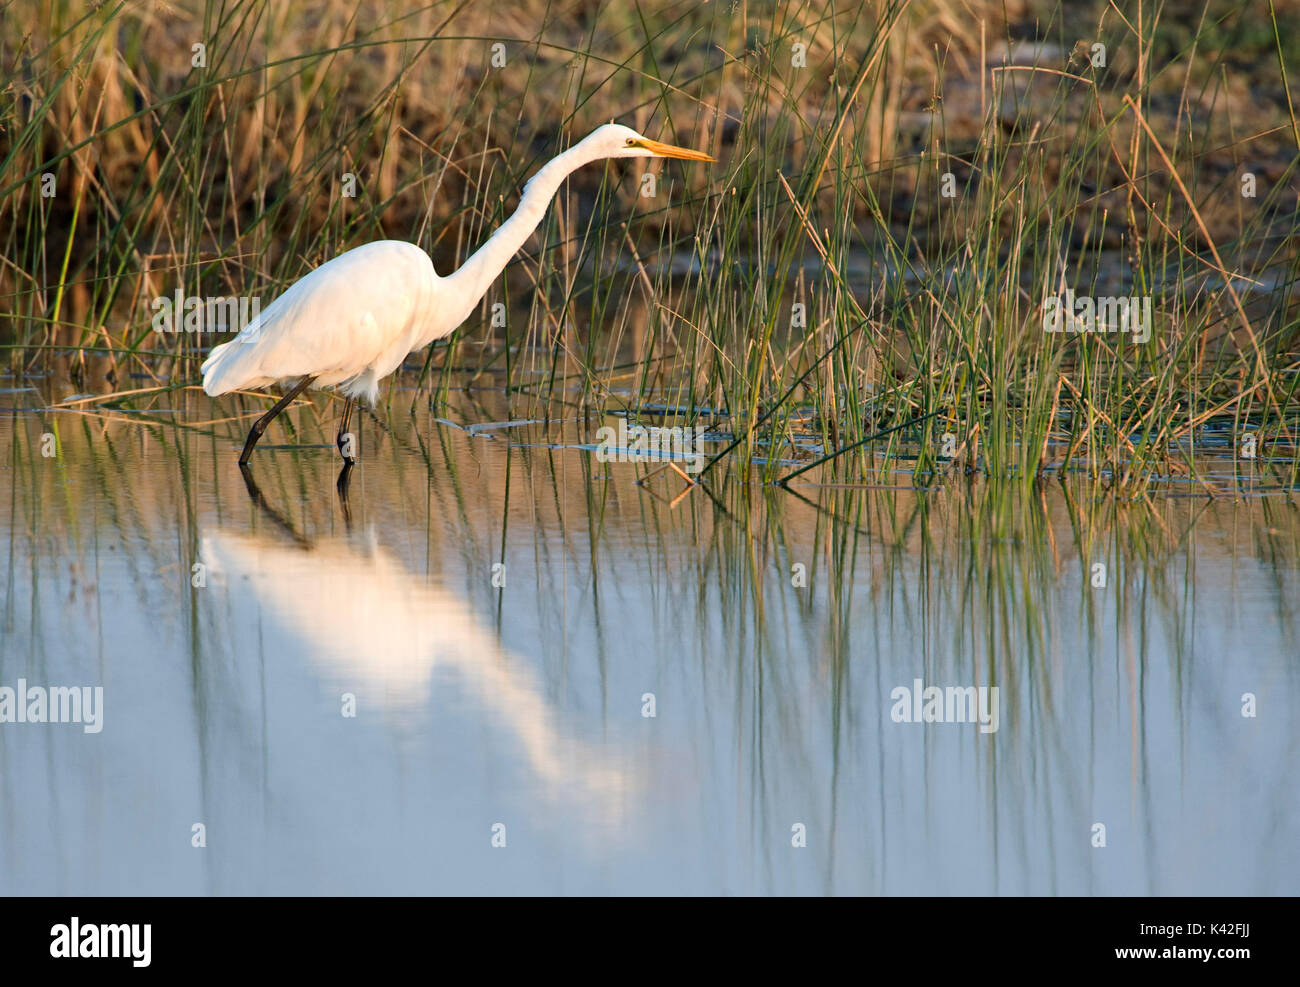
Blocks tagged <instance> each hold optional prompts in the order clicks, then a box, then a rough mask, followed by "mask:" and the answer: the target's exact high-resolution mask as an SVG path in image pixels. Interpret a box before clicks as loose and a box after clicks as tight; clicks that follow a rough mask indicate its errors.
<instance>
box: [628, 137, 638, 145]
mask: <svg viewBox="0 0 1300 987" xmlns="http://www.w3.org/2000/svg"><path fill="white" fill-rule="evenodd" d="M635 144H636V141H635V140H633V139H632V138H631V137H629V138H628V139H627V146H628V147H632V146H634V145H635Z"/></svg>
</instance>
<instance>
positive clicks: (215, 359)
mask: <svg viewBox="0 0 1300 987" xmlns="http://www.w3.org/2000/svg"><path fill="white" fill-rule="evenodd" d="M234 345H235V341H234V340H231V341H230V342H228V343H222V344H221V345H220V346H215V347H213V349H212V352H211V353H209V354H208V358H207V359H206V360H204V361H203V366H201V367H200V368H199V372H200V373H202V374H203V391H204V393H205V394H207V395H208V396H209V397H214V398H215V397H216V396H217V395H218V394H225V393H226V392H227V391H229V390H233V387H230V386H225V385H224V384H223V378H228V377H229V375H227V374H222V372H221V368H222V364H224V363H225V362H226V358H227V357H228V356H229V354H230V348H231V347H232V346H234Z"/></svg>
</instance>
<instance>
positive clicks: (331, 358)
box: [202, 123, 713, 465]
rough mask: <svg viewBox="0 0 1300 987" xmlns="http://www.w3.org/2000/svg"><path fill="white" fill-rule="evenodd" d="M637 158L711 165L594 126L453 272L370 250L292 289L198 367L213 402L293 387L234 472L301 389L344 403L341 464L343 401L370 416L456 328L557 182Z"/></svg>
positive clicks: (394, 247) (391, 248)
mask: <svg viewBox="0 0 1300 987" xmlns="http://www.w3.org/2000/svg"><path fill="white" fill-rule="evenodd" d="M648 157H669V158H683V159H686V160H690V161H712V160H713V159H712V158H711V157H709V156H708V155H707V154H704V153H702V152H700V151H691V150H688V149H687V148H682V147H674V146H673V145H671V144H661V143H659V142H658V141H652V140H650V139H648V138H646V137H642V136H641V135H640V134H638V133H637V132H636V131H635V130H631V129H629V128H628V127H621V126H618V125H616V124H612V123H611V124H606V125H605V126H603V127H597V128H596V130H594V131H593V132H592V133H591V134H590V135H589V136H587V137H586V138H585V139H584V140H582V141H579V142H578V143H577V144H575V145H574V146H573V147H571V148H569V150H567V151H565V152H563V153H562V154H558V155H556V156H555V157H554V158H552V159H551V160H550V161H549V162H547V163H546V164H545V165H544V166H543V167H542V168H540V169H539V170H538V171H537V173H536V174H535V175H533V177H532V178H531V179H530V180H529V181H528V184H527V185H525V186H524V192H523V195H522V196H521V197H520V200H519V207H518V208H517V209H516V210H515V212H514V213H513V214H512V215H511V217H510V218H509V219H507V220H506V221H505V222H504V223H502V224H501V227H500V229H498V230H497V231H496V232H495V233H494V234H492V236H491V237H490V238H489V239H488V241H487V243H485V244H484V245H483V246H482V247H480V248H479V249H478V250H477V251H475V253H474V254H473V256H471V257H470V258H469V259H468V260H467V261H466V262H465V263H464V264H463V265H461V267H460V268H459V269H458V270H456V271H455V272H454V273H452V274H450V275H448V276H446V277H439V276H438V274H437V273H435V271H434V269H433V262H432V261H430V260H429V257H428V255H427V254H425V252H424V251H423V250H421V249H420V248H419V247H417V246H415V245H414V244H410V243H403V242H401V241H399V240H380V241H378V242H376V243H369V244H366V245H365V246H364V247H357V248H356V249H355V250H349V251H348V252H347V253H345V254H340V255H339V256H338V257H335V258H334V259H333V260H331V261H329V262H327V263H325V264H322V265H321V266H320V267H318V268H316V270H314V271H312V272H311V273H310V274H308V275H307V276H306V277H304V278H302V279H301V280H299V281H296V282H294V284H293V285H292V286H291V287H290V288H289V289H288V290H287V291H286V292H285V293H284V294H283V295H281V296H280V297H279V298H277V299H276V300H275V301H274V302H272V303H271V305H269V306H268V307H267V308H266V310H265V311H263V312H261V313H260V314H259V315H258V316H257V318H255V319H254V320H253V321H252V322H251V323H250V324H249V325H248V326H246V327H245V328H244V329H243V330H242V331H241V332H240V333H239V335H238V336H236V337H235V338H234V339H232V340H230V342H228V343H222V344H221V345H220V346H218V347H216V348H215V349H213V351H212V352H211V354H209V355H208V358H207V359H206V360H205V361H204V362H203V367H202V371H203V390H205V391H206V392H207V393H208V394H210V395H212V396H214V397H215V396H217V395H219V394H226V393H229V392H230V391H235V390H241V389H245V388H255V387H266V386H268V385H270V384H273V383H276V382H277V381H280V382H289V381H294V382H295V383H294V384H293V386H292V387H291V388H290V389H289V391H288V392H287V393H286V394H285V396H284V397H283V398H282V399H281V400H280V401H279V402H277V403H276V405H275V406H274V407H273V408H271V410H270V411H268V412H267V413H266V414H265V415H263V416H262V417H261V418H259V419H258V420H257V422H256V423H254V425H253V428H252V430H251V431H250V432H249V434H248V439H247V440H246V441H245V443H244V451H243V452H242V453H241V454H240V457H239V462H240V465H243V464H245V463H247V461H248V457H249V455H250V454H251V453H252V451H253V447H254V446H255V445H256V444H257V440H258V439H259V438H261V436H262V433H263V432H264V431H265V430H266V427H267V425H269V424H270V422H271V420H272V419H274V418H275V416H276V415H278V414H279V413H280V412H281V411H283V410H284V408H285V407H286V406H287V405H288V404H289V402H290V401H292V400H293V399H294V398H295V397H296V396H297V395H298V394H299V393H301V392H302V391H303V390H305V389H306V388H307V387H332V388H337V389H338V390H339V391H340V392H341V393H342V394H343V396H344V397H345V398H347V401H346V403H345V405H344V409H343V419H342V422H341V424H340V428H339V438H338V444H339V451H340V452H342V453H343V457H344V460H345V462H347V463H348V464H351V462H352V458H351V455H350V453H349V452H348V450H349V449H350V448H351V445H350V444H349V443H348V442H347V441H345V440H346V437H347V426H348V422H349V420H350V416H351V413H352V405H353V402H354V401H357V400H362V401H365V402H367V403H369V404H371V405H374V404H375V403H376V402H377V401H378V399H379V382H380V381H381V380H382V379H383V378H384V377H387V376H388V375H389V374H391V373H392V372H393V371H394V370H396V369H397V368H398V367H399V366H401V364H402V361H403V360H404V359H405V358H406V356H407V355H408V354H410V353H411V352H413V351H415V350H418V349H420V348H421V347H424V346H427V345H428V344H429V343H431V342H433V341H434V340H436V339H440V338H442V337H443V336H446V335H448V334H449V333H451V332H452V331H453V330H454V329H455V328H456V327H457V326H459V325H460V324H461V323H462V322H464V321H465V319H466V318H467V317H468V316H469V314H470V313H471V312H472V311H474V307H475V306H476V305H477V304H478V302H479V300H480V299H481V298H482V297H483V295H484V293H485V292H486V291H487V289H488V287H489V285H491V283H492V281H493V280H494V279H495V278H496V276H497V275H498V274H500V273H501V271H502V270H503V269H504V268H505V266H506V264H507V263H508V262H509V261H510V258H511V257H513V256H514V254H515V252H516V251H517V250H518V249H519V248H520V247H522V246H523V245H524V243H525V241H526V240H527V239H528V237H529V236H530V235H531V234H532V232H533V231H534V230H536V229H537V226H538V224H540V223H541V221H542V217H543V216H545V215H546V208H547V206H548V205H550V202H551V199H553V198H554V197H555V193H556V191H557V190H558V189H559V187H560V184H561V183H562V182H563V181H564V179H565V178H566V177H567V176H568V175H569V174H570V173H571V172H572V171H574V170H575V169H577V168H580V167H582V166H583V165H584V164H588V163H590V162H592V161H598V160H600V159H602V158H648Z"/></svg>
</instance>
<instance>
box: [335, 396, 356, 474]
mask: <svg viewBox="0 0 1300 987" xmlns="http://www.w3.org/2000/svg"><path fill="white" fill-rule="evenodd" d="M355 404H356V402H355V401H354V400H353V399H352V398H347V399H345V400H344V402H343V417H342V418H341V419H340V420H339V437H338V439H337V442H336V444H337V445H338V447H339V455H341V456H342V457H343V462H344V463H345V464H346V465H348V466H352V465H353V464H355V463H356V461H357V460H356V457H355V456H352V455H349V448H348V426H349V425H351V424H352V408H353V406H354V405H355ZM352 445H353V446H355V445H356V436H355V435H354V436H352ZM351 451H353V452H355V448H354V449H352V450H351Z"/></svg>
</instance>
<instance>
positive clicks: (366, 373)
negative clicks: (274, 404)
mask: <svg viewBox="0 0 1300 987" xmlns="http://www.w3.org/2000/svg"><path fill="white" fill-rule="evenodd" d="M440 280H441V279H440V278H439V277H438V275H437V274H435V273H434V270H433V262H432V261H431V260H429V255H428V254H426V253H425V252H424V251H423V250H421V249H420V248H419V247H417V246H415V244H413V243H404V242H402V241H400V240H379V241H377V242H375V243H368V244H366V245H365V246H364V247H357V248H356V249H355V250H349V251H348V252H347V253H344V254H340V255H339V256H337V257H335V258H334V259H333V260H331V261H329V262H327V263H325V264H322V265H321V266H320V267H318V268H316V269H315V270H314V271H312V272H311V273H310V274H308V275H307V276H306V277H304V278H302V279H301V280H299V281H296V282H294V284H293V285H292V286H291V287H290V288H289V290H288V291H286V292H285V293H284V294H283V295H281V296H280V297H279V298H277V299H276V300H275V301H274V302H272V303H271V304H270V306H268V307H267V308H266V309H264V310H263V311H262V312H261V313H259V315H258V316H257V318H255V319H254V320H253V321H252V322H251V323H250V324H249V325H247V326H246V327H245V328H244V329H243V330H242V331H241V332H240V333H239V335H238V336H236V337H235V338H234V339H232V340H231V341H230V342H228V343H222V344H221V345H220V346H218V347H216V348H215V349H214V350H213V351H212V353H211V354H209V356H208V358H207V359H206V360H205V361H203V368H202V370H203V390H205V391H206V392H207V393H208V394H210V395H212V396H213V397H216V396H217V395H219V394H226V393H227V392H229V391H234V390H239V389H242V388H251V387H266V386H268V385H270V384H274V383H276V382H277V381H281V380H289V379H294V378H299V377H306V376H312V377H315V378H316V380H315V386H316V387H336V388H338V390H339V391H340V392H341V393H342V394H344V395H345V396H346V397H350V398H360V399H362V400H365V401H367V402H368V403H370V404H375V403H376V401H377V400H378V397H379V381H380V380H381V379H382V378H384V377H387V376H388V375H389V374H390V373H392V372H393V371H394V370H396V369H397V368H398V367H399V366H401V363H402V361H403V360H404V359H405V358H406V356H407V354H409V353H411V352H412V351H413V350H417V349H419V348H420V347H422V346H427V345H429V343H431V342H433V341H434V340H435V339H438V338H440V337H442V336H445V335H447V334H448V333H450V332H451V331H452V330H453V329H454V328H455V325H452V324H449V322H448V320H447V319H445V318H444V319H441V320H440V319H438V318H436V315H437V309H436V307H435V302H436V300H437V297H438V282H439V281H440Z"/></svg>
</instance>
